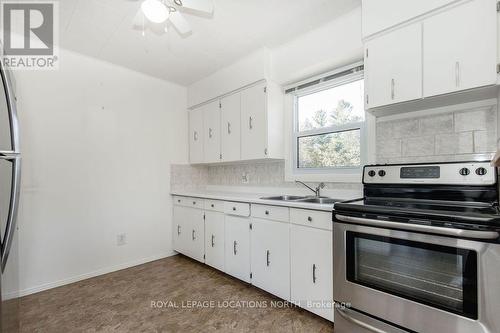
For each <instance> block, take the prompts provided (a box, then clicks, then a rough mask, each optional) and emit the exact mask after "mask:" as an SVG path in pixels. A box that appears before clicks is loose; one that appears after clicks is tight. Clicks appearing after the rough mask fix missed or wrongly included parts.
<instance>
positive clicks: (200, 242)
mask: <svg viewBox="0 0 500 333" xmlns="http://www.w3.org/2000/svg"><path fill="white" fill-rule="evenodd" d="M173 241H174V250H176V251H177V252H180V253H182V254H185V255H187V256H188V257H191V258H193V259H195V260H198V261H201V262H204V258H203V257H204V255H205V221H204V219H203V210H202V209H198V208H190V207H184V206H178V205H177V206H174V240H173Z"/></svg>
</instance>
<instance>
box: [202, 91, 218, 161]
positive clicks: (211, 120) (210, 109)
mask: <svg viewBox="0 0 500 333" xmlns="http://www.w3.org/2000/svg"><path fill="white" fill-rule="evenodd" d="M200 109H201V111H202V112H203V124H204V125H203V132H204V135H205V137H204V139H203V145H204V146H203V149H204V154H205V158H204V162H205V163H215V162H219V161H220V144H221V131H220V106H219V101H214V102H210V103H208V104H206V105H204V106H202V107H201V108H200Z"/></svg>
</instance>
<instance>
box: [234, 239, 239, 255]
mask: <svg viewBox="0 0 500 333" xmlns="http://www.w3.org/2000/svg"><path fill="white" fill-rule="evenodd" d="M237 244H238V243H236V241H234V242H233V253H234V255H236V245H237Z"/></svg>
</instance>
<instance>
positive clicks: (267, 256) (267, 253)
mask: <svg viewBox="0 0 500 333" xmlns="http://www.w3.org/2000/svg"><path fill="white" fill-rule="evenodd" d="M269 255H270V253H269V250H267V251H266V265H267V267H269V264H270V263H271V262H270V261H269Z"/></svg>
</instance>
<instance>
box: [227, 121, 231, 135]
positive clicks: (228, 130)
mask: <svg viewBox="0 0 500 333" xmlns="http://www.w3.org/2000/svg"><path fill="white" fill-rule="evenodd" d="M227 134H231V123H230V122H229V121H228V122H227Z"/></svg>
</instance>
